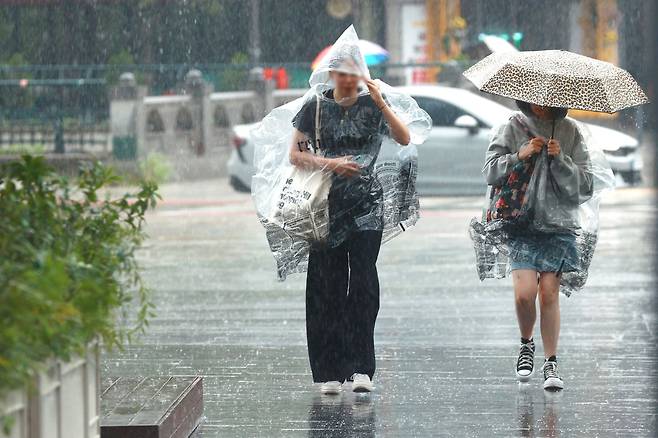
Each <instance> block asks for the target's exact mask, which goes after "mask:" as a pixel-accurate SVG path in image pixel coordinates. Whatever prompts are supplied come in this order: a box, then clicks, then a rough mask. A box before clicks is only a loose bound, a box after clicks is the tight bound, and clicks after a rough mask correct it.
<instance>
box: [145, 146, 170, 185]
mask: <svg viewBox="0 0 658 438" xmlns="http://www.w3.org/2000/svg"><path fill="white" fill-rule="evenodd" d="M139 170H140V172H141V174H142V177H143V178H144V179H146V180H149V181H155V182H157V183H159V184H162V183H164V182H167V180H168V179H169V177H170V176H171V171H172V166H171V163H170V162H169V159H168V158H167V156H166V155H163V154H159V153H157V152H151V153H149V154H148V155H147V156H146V158H144V159H143V160H141V161H140V162H139Z"/></svg>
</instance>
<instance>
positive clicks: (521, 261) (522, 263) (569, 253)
mask: <svg viewBox="0 0 658 438" xmlns="http://www.w3.org/2000/svg"><path fill="white" fill-rule="evenodd" d="M507 245H508V249H509V253H510V255H509V262H510V269H511V270H512V271H514V270H517V269H531V270H533V271H537V272H557V273H562V272H573V271H578V270H580V267H581V258H580V255H579V254H580V251H578V247H577V244H576V235H575V234H545V233H544V234H542V233H539V234H535V235H522V236H515V237H512V238H510V239H509V241H508V242H507Z"/></svg>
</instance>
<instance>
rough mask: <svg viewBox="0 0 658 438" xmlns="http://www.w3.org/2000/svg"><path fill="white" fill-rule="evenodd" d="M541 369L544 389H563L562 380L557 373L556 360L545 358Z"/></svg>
mask: <svg viewBox="0 0 658 438" xmlns="http://www.w3.org/2000/svg"><path fill="white" fill-rule="evenodd" d="M542 371H544V389H547V390H549V391H559V390H561V389H564V382H563V381H562V378H561V377H560V375H559V374H558V373H557V361H555V360H548V359H546V361H545V362H544V366H542Z"/></svg>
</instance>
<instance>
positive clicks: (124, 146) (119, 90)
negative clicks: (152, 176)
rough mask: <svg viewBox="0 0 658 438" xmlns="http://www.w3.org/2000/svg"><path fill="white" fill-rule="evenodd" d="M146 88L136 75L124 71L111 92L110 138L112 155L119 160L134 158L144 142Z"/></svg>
mask: <svg viewBox="0 0 658 438" xmlns="http://www.w3.org/2000/svg"><path fill="white" fill-rule="evenodd" d="M145 94H146V90H145V88H144V87H140V86H138V85H137V80H136V79H135V75H134V74H132V73H130V72H125V73H122V74H121V76H120V77H119V84H118V85H117V86H116V87H114V89H112V90H111V93H110V134H111V135H110V138H111V142H112V155H113V157H114V158H116V159H118V160H134V159H136V158H137V155H138V151H139V147H138V145H140V144H143V142H142V141H140V140H141V139H143V135H144V133H143V132H142V131H143V128H144V123H143V121H141V120H140V119H141V118H142V114H141V113H142V111H141V110H140V109H141V107H142V102H143V100H144V96H145Z"/></svg>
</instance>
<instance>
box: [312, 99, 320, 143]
mask: <svg viewBox="0 0 658 438" xmlns="http://www.w3.org/2000/svg"><path fill="white" fill-rule="evenodd" d="M315 102H316V103H315V142H314V143H315V144H314V145H313V153H317V149H320V96H315Z"/></svg>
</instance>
